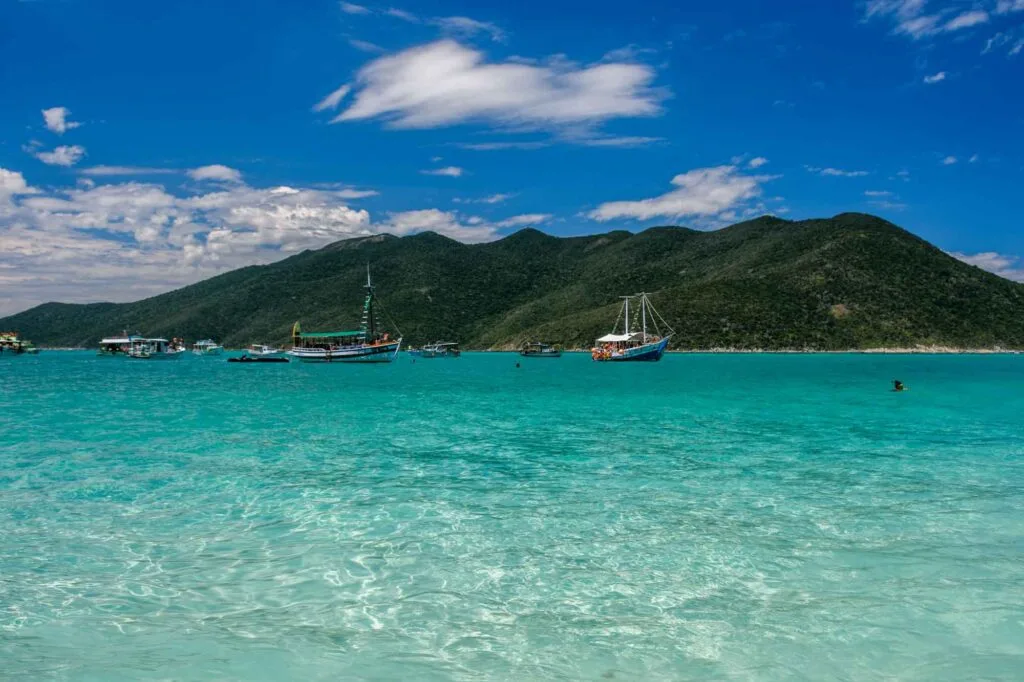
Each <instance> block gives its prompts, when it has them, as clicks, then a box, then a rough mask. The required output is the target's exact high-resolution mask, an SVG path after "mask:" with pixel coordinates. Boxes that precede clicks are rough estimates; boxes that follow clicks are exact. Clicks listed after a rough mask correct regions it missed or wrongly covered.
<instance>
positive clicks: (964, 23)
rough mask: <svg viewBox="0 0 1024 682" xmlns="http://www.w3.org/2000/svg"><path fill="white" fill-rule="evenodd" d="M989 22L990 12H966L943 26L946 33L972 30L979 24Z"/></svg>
mask: <svg viewBox="0 0 1024 682" xmlns="http://www.w3.org/2000/svg"><path fill="white" fill-rule="evenodd" d="M987 22H988V12H985V11H984V10H972V11H970V12H964V13H963V14H958V15H957V16H956V17H954V18H953V19H950V20H949V21H948V22H946V24H945V25H944V26H943V30H944V31H958V30H960V29H962V28H970V27H971V26H977V25H978V24H984V23H987Z"/></svg>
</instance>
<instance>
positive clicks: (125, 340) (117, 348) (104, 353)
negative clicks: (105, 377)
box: [96, 331, 142, 358]
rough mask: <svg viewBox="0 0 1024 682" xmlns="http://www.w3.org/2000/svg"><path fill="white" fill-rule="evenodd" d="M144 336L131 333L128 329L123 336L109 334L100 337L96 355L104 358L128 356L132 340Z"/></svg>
mask: <svg viewBox="0 0 1024 682" xmlns="http://www.w3.org/2000/svg"><path fill="white" fill-rule="evenodd" d="M141 338H142V337H141V336H139V335H137V334H129V333H128V332H127V331H126V332H124V333H123V334H121V336H107V337H105V338H102V339H100V347H99V350H97V351H96V355H98V356H100V357H104V358H116V357H126V356H127V355H128V351H129V350H131V347H132V342H133V341H135V340H138V339H141Z"/></svg>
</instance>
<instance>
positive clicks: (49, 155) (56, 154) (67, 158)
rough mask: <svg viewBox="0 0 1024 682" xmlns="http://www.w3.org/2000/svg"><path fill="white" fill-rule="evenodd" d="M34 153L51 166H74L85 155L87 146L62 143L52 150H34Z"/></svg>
mask: <svg viewBox="0 0 1024 682" xmlns="http://www.w3.org/2000/svg"><path fill="white" fill-rule="evenodd" d="M32 155H33V156H34V157H36V158H37V159H39V160H40V161H42V162H43V163H45V164H47V165H50V166H65V167H68V166H74V165H75V164H76V163H78V162H79V161H81V160H82V157H83V156H85V147H82V146H80V145H77V144H72V145H66V144H65V145H61V146H59V147H57V148H56V149H54V150H53V151H52V152H40V151H37V152H33V153H32Z"/></svg>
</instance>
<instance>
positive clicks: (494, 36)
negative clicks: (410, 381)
mask: <svg viewBox="0 0 1024 682" xmlns="http://www.w3.org/2000/svg"><path fill="white" fill-rule="evenodd" d="M430 23H431V24H433V25H435V26H438V27H440V28H441V30H442V31H444V32H446V33H448V34H450V35H454V36H456V37H459V38H465V37H472V36H474V35H476V34H477V33H486V34H488V35H489V36H490V37H491V40H493V41H495V42H499V43H500V42H504V41H505V32H504V31H502V30H501V29H500V28H499V27H498V26H496V25H494V24H492V23H490V22H487V21H477V20H476V19H470V18H469V17H438V18H436V19H431V20H430Z"/></svg>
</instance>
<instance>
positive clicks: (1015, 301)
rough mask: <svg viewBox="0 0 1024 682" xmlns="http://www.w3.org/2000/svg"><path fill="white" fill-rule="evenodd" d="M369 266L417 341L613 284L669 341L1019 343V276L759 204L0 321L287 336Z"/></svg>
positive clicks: (438, 242)
mask: <svg viewBox="0 0 1024 682" xmlns="http://www.w3.org/2000/svg"><path fill="white" fill-rule="evenodd" d="M367 263H369V264H371V265H372V268H373V273H374V280H375V283H376V284H377V285H378V295H379V297H380V299H381V301H382V303H383V305H384V307H385V308H386V310H387V311H388V312H389V313H390V315H391V317H393V318H394V319H395V320H396V321H397V322H398V324H399V326H400V328H401V331H402V332H403V333H404V334H405V338H406V339H407V341H408V342H409V343H411V344H414V345H419V344H422V343H424V342H426V341H431V340H437V339H448V340H459V341H461V342H462V343H463V345H464V346H465V347H470V348H508V347H515V346H518V345H519V344H520V343H522V342H524V341H526V340H530V339H541V340H545V341H550V342H560V343H563V344H566V345H567V346H569V347H588V346H589V345H591V344H592V342H593V339H594V338H595V337H597V336H599V335H600V334H603V333H605V332H607V331H609V329H610V327H611V324H612V322H613V321H614V320H615V317H616V315H617V313H618V306H619V300H618V296H620V295H622V294H629V293H635V292H638V291H641V290H644V291H648V292H652V301H653V302H654V304H655V305H656V306H657V307H658V309H659V311H660V312H661V313H662V315H664V317H665V318H666V319H667V320H668V321H669V322H670V323H671V324H672V326H673V327H675V330H676V333H677V334H676V336H675V337H674V340H673V343H672V347H673V348H693V349H700V348H713V347H733V348H751V349H753V348H762V349H783V348H795V349H803V348H813V349H822V350H826V349H850V348H867V347H879V346H913V345H919V344H927V345H932V344H935V345H950V346H960V347H992V346H1003V347H1008V348H1021V347H1024V285H1021V284H1016V283H1014V282H1010V281H1007V280H1004V279H1002V278H1000V277H997V276H995V275H992V274H990V273H987V272H984V271H982V270H980V269H978V268H975V267H972V266H970V265H966V264H964V263H962V262H960V261H958V260H956V259H954V258H952V257H950V256H949V255H947V254H945V253H943V252H942V251H940V250H939V249H937V248H935V247H933V246H931V245H930V244H928V243H927V242H925V241H923V240H921V239H919V238H917V237H915V236H913V235H912V234H910V233H908V232H906V231H904V230H901V229H900V228H898V227H896V226H894V225H892V224H890V223H888V222H886V221H884V220H881V219H879V218H875V217H872V216H867V215H862V214H842V215H838V216H836V217H834V218H831V219H827V220H806V221H799V222H793V221H786V220H781V219H778V218H772V217H764V218H759V219H757V220H753V221H750V222H745V223H740V224H737V225H733V226H731V227H728V228H725V229H723V230H719V231H716V232H697V231H694V230H688V229H685V228H678V227H658V228H652V229H649V230H646V231H644V232H641V233H639V234H631V233H628V232H610V233H608V234H604V235H595V236H589V237H572V238H556V237H551V236H548V235H545V234H542V233H541V232H538V231H536V230H523V231H521V232H518V233H516V234H513V235H511V236H509V237H507V238H505V239H502V240H500V241H497V242H493V243H489V244H476V245H466V244H461V243H459V242H456V241H453V240H451V239H448V238H446V237H442V236H439V235H437V234H434V233H429V232H428V233H423V234H418V235H415V236H410V237H404V238H401V239H400V238H396V237H391V236H376V237H367V238H361V239H351V240H346V241H342V242H337V243H335V244H331V245H329V246H327V247H325V248H323V249H320V250H318V251H307V252H303V253H301V254H299V255H296V256H293V257H291V258H288V259H286V260H283V261H280V262H278V263H274V264H272V265H267V266H259V267H248V268H242V269H240V270H236V271H233V272H230V273H227V274H224V275H220V276H218V277H213V278H211V279H209V280H206V281H203V282H200V283H198V284H195V285H193V286H189V287H185V288H183V289H179V290H177V291H172V292H170V293H167V294H163V295H160V296H156V297H153V298H149V299H146V300H143V301H138V302H135V303H126V304H111V303H98V304H92V305H69V304H61V303H47V304H44V305H41V306H38V307H36V308H33V309H31V310H28V311H25V312H23V313H20V314H18V315H14V316H11V317H8V318H5V319H2V320H0V328H2V329H8V328H10V329H17V330H20V331H21V332H22V333H23V334H24V335H25V336H27V337H28V338H31V339H33V340H35V341H36V343H37V344H44V345H51V346H92V345H95V343H96V342H97V340H98V339H99V338H100V337H102V336H105V335H109V334H115V333H118V332H120V331H121V330H122V329H125V328H127V329H131V330H138V331H141V332H143V333H145V334H149V335H163V336H184V337H185V338H186V339H190V340H191V339H196V338H205V337H213V338H216V339H220V340H222V341H223V342H225V343H227V344H228V345H231V346H241V345H244V344H247V343H250V342H275V343H284V342H285V341H286V340H287V338H288V334H289V330H290V327H291V324H292V323H293V322H295V321H296V320H300V321H301V322H302V325H303V328H304V329H306V330H314V329H318V328H331V329H337V328H342V327H348V328H355V327H357V326H358V320H359V313H360V309H361V303H362V289H361V285H362V283H363V281H364V279H365V268H366V264H367Z"/></svg>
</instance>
